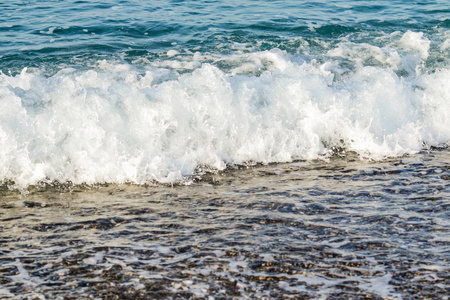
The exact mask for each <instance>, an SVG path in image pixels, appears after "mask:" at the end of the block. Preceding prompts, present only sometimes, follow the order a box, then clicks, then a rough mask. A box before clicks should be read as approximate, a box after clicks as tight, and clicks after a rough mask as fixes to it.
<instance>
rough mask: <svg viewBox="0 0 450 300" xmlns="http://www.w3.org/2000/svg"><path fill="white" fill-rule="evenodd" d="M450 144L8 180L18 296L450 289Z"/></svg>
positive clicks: (5, 222) (1, 266)
mask: <svg viewBox="0 0 450 300" xmlns="http://www.w3.org/2000/svg"><path fill="white" fill-rule="evenodd" d="M449 187H450V152H449V151H448V150H433V151H428V152H426V153H425V152H424V153H420V154H417V155H413V156H406V157H402V158H398V159H390V160H386V161H383V162H377V163H370V162H364V161H361V160H359V159H352V158H351V157H349V156H347V157H346V158H344V159H342V158H338V157H337V158H333V159H332V160H331V161H330V162H324V161H298V162H294V163H289V164H273V165H268V166H260V167H253V168H248V169H242V170H228V171H225V172H223V173H221V174H210V175H207V176H206V177H205V178H203V180H200V181H198V182H196V183H193V184H191V185H188V186H186V185H175V186H146V187H145V186H135V185H109V186H106V185H104V186H101V187H100V186H98V187H96V188H93V187H80V186H75V187H72V188H71V189H72V190H71V191H67V190H63V189H62V188H61V190H60V191H58V190H57V189H56V188H54V187H53V188H49V189H46V188H41V189H36V190H34V191H32V192H30V193H29V194H28V195H22V194H18V193H16V192H12V191H7V190H3V191H2V193H3V197H2V199H1V200H0V201H1V202H0V241H1V244H0V277H1V282H0V284H1V285H0V295H1V296H2V297H3V298H13V299H62V298H64V299H80V298H83V299H85V298H97V299H123V298H136V299H153V298H172V297H175V298H179V299H187V298H195V299H212V298H211V297H213V298H219V299H255V298H279V299H282V298H283V299H288V298H297V299H298V298H302V299H342V298H349V299H363V298H364V299H424V298H431V299H446V298H445V297H447V295H449V292H450V276H449V274H450V261H449V260H450V253H449V251H448V249H449V246H450V240H449V231H450V223H449V217H450V215H449V205H450V194H449Z"/></svg>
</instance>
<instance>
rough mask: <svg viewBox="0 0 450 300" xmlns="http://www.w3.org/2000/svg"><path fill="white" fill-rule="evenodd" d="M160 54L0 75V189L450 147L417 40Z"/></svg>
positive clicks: (158, 177)
mask: <svg viewBox="0 0 450 300" xmlns="http://www.w3.org/2000/svg"><path fill="white" fill-rule="evenodd" d="M397 35H399V34H397ZM432 46H433V45H432ZM435 47H436V48H437V49H438V50H439V49H440V50H439V51H442V52H445V51H448V41H445V42H444V43H442V45H438V46H435ZM169 54H170V55H168V56H167V59H165V60H160V61H147V62H146V63H144V64H142V63H141V64H140V65H139V67H137V66H136V65H133V64H124V63H117V62H111V61H99V62H98V63H97V65H96V66H95V67H89V68H63V69H62V70H60V71H59V72H57V73H56V74H53V75H51V76H47V75H44V74H43V73H41V72H40V71H39V70H37V69H27V68H25V69H23V70H22V72H21V73H20V74H17V75H10V74H4V73H0V112H1V113H0V181H4V182H6V181H11V182H14V186H16V187H19V188H25V187H27V186H29V185H33V184H36V183H39V182H52V181H54V180H57V181H60V182H67V181H70V182H72V183H75V184H81V183H87V184H94V183H100V182H114V183H123V182H132V183H137V184H143V183H148V182H152V181H156V182H162V183H167V182H176V181H180V180H183V179H184V178H185V177H186V176H190V175H193V174H195V173H196V170H198V168H199V167H200V166H203V167H207V168H210V169H213V170H223V169H224V168H226V167H227V166H233V165H242V164H248V163H271V162H289V161H293V160H303V159H305V160H309V159H317V158H327V157H330V155H332V154H333V151H335V150H336V149H340V151H343V152H345V151H347V152H353V153H357V155H359V157H361V158H363V159H373V160H379V159H384V158H386V157H390V156H400V155H404V154H408V153H415V152H417V151H420V150H421V149H423V147H424V145H425V147H430V146H447V145H448V143H449V141H450V99H449V98H450V96H449V95H450V86H449V85H448V82H450V69H449V68H448V67H447V66H445V64H444V65H442V67H440V68H435V67H433V69H430V68H429V67H427V63H428V62H429V61H430V60H431V59H433V57H432V56H433V55H434V56H436V55H435V54H433V53H431V55H430V41H429V40H427V39H426V38H425V37H424V36H423V34H421V33H414V32H406V33H404V34H400V35H399V36H398V37H397V38H396V40H395V42H393V43H391V44H389V45H386V46H383V47H380V46H374V45H370V44H367V43H359V44H358V43H355V42H348V41H342V43H338V44H337V45H335V46H334V47H333V48H332V49H329V50H328V51H327V52H326V53H323V54H321V55H320V56H319V55H316V56H314V55H303V56H302V55H295V54H289V53H287V52H285V51H281V50H279V49H272V50H270V51H257V52H252V53H243V54H234V55H229V56H221V57H220V59H215V58H211V57H209V58H205V56H203V55H202V54H199V53H195V54H193V55H191V56H186V55H184V56H183V55H182V54H180V53H178V52H171V53H169ZM205 55H206V54H205ZM430 56H431V58H430ZM427 68H428V69H427Z"/></svg>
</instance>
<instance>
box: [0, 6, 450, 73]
mask: <svg viewBox="0 0 450 300" xmlns="http://www.w3.org/2000/svg"><path fill="white" fill-rule="evenodd" d="M0 8H1V14H2V17H1V21H0V22H1V23H0V28H1V29H0V30H1V31H0V43H1V45H2V47H1V49H0V59H1V60H0V66H1V69H2V71H3V72H8V71H9V70H20V69H21V68H23V67H30V66H34V67H37V68H43V67H46V68H48V67H50V66H54V65H60V66H59V67H61V65H62V66H64V65H71V64H76V65H83V64H86V63H87V61H89V60H97V59H103V58H105V59H113V58H116V59H118V60H125V61H127V62H132V61H133V60H136V59H139V58H149V59H156V58H158V57H159V56H160V55H161V54H163V53H165V52H167V51H169V50H176V51H179V52H180V53H182V54H188V53H190V52H200V53H202V54H205V53H211V54H222V55H225V54H229V53H234V52H237V53H240V52H242V51H248V52H255V51H263V50H271V49H273V48H279V49H282V50H286V51H288V52H289V53H298V54H300V55H302V54H303V55H305V54H306V53H309V54H312V55H320V54H323V52H324V51H326V50H327V48H325V49H324V48H323V46H322V47H320V44H321V43H331V45H330V47H332V46H333V45H335V44H336V43H338V42H339V41H341V40H342V39H348V40H350V41H355V42H360V43H361V42H367V43H370V44H375V45H379V44H380V43H376V39H377V38H382V37H386V36H387V35H389V34H392V33H393V32H397V31H398V32H401V33H405V32H407V31H408V30H411V31H415V32H423V33H424V34H425V35H426V37H427V38H428V39H430V40H431V41H432V48H434V47H436V46H440V43H442V42H443V41H445V39H446V38H448V36H447V35H446V34H448V29H449V27H450V23H449V22H450V20H449V17H448V16H449V7H448V2H447V1H444V0H441V1H256V0H255V1H226V2H224V1H151V2H148V1H146V2H145V1H138V0H136V1H14V0H13V1H6V2H4V3H2V4H0ZM305 41H307V42H309V43H310V47H311V48H310V49H309V48H308V49H303V48H301V46H304V45H303V43H304V42H305ZM302 42H303V43H302ZM315 44H319V45H315ZM314 46H316V47H314ZM433 46H434V47H433ZM435 56H439V54H437V53H436V54H435ZM443 57H444V55H441V57H440V58H441V59H442V58H443ZM436 58H437V59H438V57H436Z"/></svg>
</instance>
